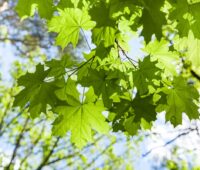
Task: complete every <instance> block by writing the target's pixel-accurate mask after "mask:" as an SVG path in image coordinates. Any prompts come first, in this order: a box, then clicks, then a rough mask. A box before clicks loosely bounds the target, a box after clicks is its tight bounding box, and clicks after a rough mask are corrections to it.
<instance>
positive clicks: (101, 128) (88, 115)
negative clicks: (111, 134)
mask: <svg viewBox="0 0 200 170" xmlns="http://www.w3.org/2000/svg"><path fill="white" fill-rule="evenodd" d="M93 99H94V94H93V92H91V91H90V90H89V92H87V94H86V99H85V101H84V102H83V103H81V102H80V101H79V100H76V102H74V103H71V104H72V105H68V106H67V105H65V106H58V107H57V108H56V109H55V111H56V112H57V113H59V115H60V116H59V117H58V119H57V120H56V121H55V122H54V127H53V132H54V134H56V135H64V134H66V132H67V131H70V132H71V141H72V142H73V143H75V145H76V146H77V147H79V148H82V147H83V146H85V145H86V144H87V142H88V141H92V130H96V131H97V132H99V133H106V132H107V131H108V129H109V126H108V124H107V123H106V122H105V118H104V116H103V115H102V111H104V107H103V105H102V104H101V102H100V103H99V102H96V103H94V100H93Z"/></svg>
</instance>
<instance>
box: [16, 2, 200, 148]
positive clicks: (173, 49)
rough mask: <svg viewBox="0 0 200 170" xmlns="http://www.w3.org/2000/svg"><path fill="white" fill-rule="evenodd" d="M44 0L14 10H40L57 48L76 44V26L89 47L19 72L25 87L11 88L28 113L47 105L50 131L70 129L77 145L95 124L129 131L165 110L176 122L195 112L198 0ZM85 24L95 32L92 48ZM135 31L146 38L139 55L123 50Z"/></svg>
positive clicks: (196, 115)
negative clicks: (142, 54) (86, 51)
mask: <svg viewBox="0 0 200 170" xmlns="http://www.w3.org/2000/svg"><path fill="white" fill-rule="evenodd" d="M45 2H46V1H45ZM25 3H26V4H27V5H26V6H24V4H25ZM47 4H49V5H51V7H49V6H48V7H45V5H43V4H42V3H41V2H40V1H36V0H32V1H28V2H27V1H25V0H20V1H19V2H18V4H17V7H16V11H17V12H18V14H19V15H20V16H21V17H22V18H23V19H24V18H25V17H27V16H33V15H34V12H36V11H37V12H38V14H39V15H40V16H41V18H44V20H45V21H46V23H47V26H48V30H49V31H52V32H56V33H57V37H56V45H58V46H61V47H62V49H64V48H65V47H67V46H68V45H69V43H72V44H73V46H74V47H76V45H77V42H78V39H79V32H80V33H81V34H82V35H83V37H84V39H85V41H86V43H87V44H88V48H89V50H90V52H89V54H85V55H84V57H83V58H82V60H81V61H80V62H76V61H75V59H73V57H68V60H67V62H69V63H73V64H72V65H71V64H69V65H68V64H66V65H65V64H63V61H64V60H63V59H61V60H58V61H55V60H53V61H48V62H45V63H44V65H41V64H39V65H37V67H36V71H35V72H34V73H27V74H25V75H23V76H22V77H20V78H19V80H18V85H19V86H22V87H23V88H24V89H22V91H20V92H19V94H17V95H16V97H15V106H20V107H21V108H24V107H25V106H27V104H28V107H29V112H30V114H31V117H38V116H39V114H41V113H42V112H43V113H47V110H49V109H50V110H52V111H53V112H54V117H55V118H56V119H55V121H54V123H53V132H54V134H55V135H57V136H60V135H64V134H65V133H66V132H68V131H70V132H71V141H72V142H73V143H75V145H76V146H78V147H82V146H84V145H85V144H86V143H87V142H88V141H92V136H91V134H92V131H93V130H95V131H98V132H100V133H105V132H106V131H107V126H108V125H111V126H112V129H113V130H114V131H123V132H124V133H126V134H130V135H134V134H136V133H137V131H138V129H147V128H151V125H152V122H154V121H155V120H156V116H157V114H159V112H163V111H164V112H166V121H170V122H171V123H172V124H173V125H174V126H177V125H179V124H181V123H182V114H183V113H186V114H187V116H188V117H189V118H190V119H198V118H199V112H198V107H199V92H198V88H199V80H200V76H199V73H200V62H199V54H198V53H199V43H198V42H199V41H200V40H199V30H198V28H199V21H200V18H199V10H200V2H199V1H187V0H184V1H183V2H182V1H181V0H177V1H171V0H156V1H155V0H154V1H153V0H134V1H130V0H125V1H124V2H121V1H119V0H107V1H104V0H95V1H90V0H84V1H78V0H71V2H70V1H63V0H61V1H59V2H58V3H55V4H54V3H53V1H52V0H48V1H47ZM52 10H53V12H52ZM52 14H54V15H52ZM85 30H90V31H91V33H92V43H93V44H94V45H95V48H93V49H92V48H91V44H90V43H89V41H88V37H86V35H85V34H86V32H85ZM134 33H136V34H138V36H143V37H144V44H145V45H144V51H146V56H145V57H144V58H143V59H141V58H140V59H139V60H137V59H135V58H133V57H131V56H130V55H128V53H127V51H128V49H129V48H128V42H129V40H130V37H133V34H134ZM133 45H134V44H133ZM49 63H51V64H49ZM61 67H62V70H60V69H61ZM58 68H59V74H58V73H57V72H56V71H55V70H56V69H58ZM103 111H106V112H107V113H108V116H107V117H103V115H102V112H103ZM91 130H92V131H91Z"/></svg>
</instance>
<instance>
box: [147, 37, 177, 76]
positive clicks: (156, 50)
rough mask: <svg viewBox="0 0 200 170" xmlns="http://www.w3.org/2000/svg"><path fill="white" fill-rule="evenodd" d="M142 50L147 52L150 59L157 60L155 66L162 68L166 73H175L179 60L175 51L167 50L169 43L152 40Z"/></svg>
mask: <svg viewBox="0 0 200 170" xmlns="http://www.w3.org/2000/svg"><path fill="white" fill-rule="evenodd" d="M144 51H145V52H147V53H148V54H149V55H150V56H151V59H152V60H155V61H156V60H157V61H158V63H157V64H156V66H157V67H159V68H161V69H164V70H165V74H166V75H169V74H170V75H176V74H177V70H176V64H177V63H178V61H179V56H178V55H177V53H175V52H172V51H169V44H168V42H167V41H165V40H163V39H162V40H161V41H158V40H154V41H152V42H150V43H149V44H148V45H147V46H146V47H145V48H144Z"/></svg>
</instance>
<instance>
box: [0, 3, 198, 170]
mask: <svg viewBox="0 0 200 170" xmlns="http://www.w3.org/2000/svg"><path fill="white" fill-rule="evenodd" d="M16 2H17V0H0V169H2V170H4V169H5V170H19V169H20V170H41V169H43V170H54V169H55V170H65V169H89V170H90V169H99V170H100V169H102V170H112V169H113V170H132V169H136V170H151V169H155V170H157V169H158V170H160V169H171V170H179V169H181V170H187V169H192V170H198V169H199V170H200V131H199V128H200V121H192V122H191V121H189V120H188V119H187V118H186V116H184V121H183V125H181V126H178V127H176V128H173V127H172V125H170V124H169V123H165V120H164V113H161V114H159V117H158V120H157V121H156V122H155V123H154V125H153V128H152V130H151V131H145V132H144V131H140V132H138V135H137V136H133V137H127V136H125V135H124V134H122V133H119V132H117V133H116V132H115V133H112V132H110V134H108V135H98V134H96V135H95V141H94V143H92V144H88V146H86V147H85V148H84V149H82V150H79V149H77V148H76V147H75V146H74V145H73V144H71V143H70V137H69V134H66V136H65V137H64V138H56V137H53V136H51V123H52V122H53V116H52V113H50V112H49V113H47V115H41V116H40V117H39V118H37V119H34V120H33V119H31V118H30V117H29V114H28V113H27V110H26V109H24V110H19V108H14V107H12V105H13V96H14V95H15V94H16V93H17V92H19V90H20V89H19V88H18V87H17V86H16V79H17V78H18V77H19V76H21V75H23V74H25V72H27V71H29V72H33V71H34V69H35V65H36V64H37V63H43V62H44V61H46V60H50V59H51V58H58V59H59V58H60V57H62V56H63V55H71V56H73V57H74V58H76V59H77V60H81V59H82V53H83V52H87V50H88V49H87V44H86V42H85V40H84V38H83V37H80V40H79V45H78V48H76V49H73V48H72V46H68V47H67V48H66V49H65V50H64V51H62V50H61V49H60V48H58V47H56V46H54V37H55V35H54V34H53V33H48V32H47V29H46V27H45V22H44V21H43V20H41V19H40V18H39V17H38V16H37V15H35V16H34V17H33V18H28V19H26V20H24V21H20V19H19V17H18V15H17V14H16V12H15V11H14V7H15V5H16ZM86 35H87V36H86V37H87V38H88V41H89V42H90V33H89V32H87V33H86ZM142 41H143V40H142V39H141V38H140V37H137V36H135V37H133V39H132V41H131V44H132V46H134V48H132V50H131V51H134V54H132V53H130V55H132V56H133V55H134V56H137V57H142V55H143V53H142V52H141V50H140V48H141V47H142V44H143V42H142Z"/></svg>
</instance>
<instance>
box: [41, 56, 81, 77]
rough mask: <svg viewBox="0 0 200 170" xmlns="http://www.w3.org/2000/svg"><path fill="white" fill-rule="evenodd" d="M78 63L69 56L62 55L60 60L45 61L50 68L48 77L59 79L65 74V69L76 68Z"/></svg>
mask: <svg viewBox="0 0 200 170" xmlns="http://www.w3.org/2000/svg"><path fill="white" fill-rule="evenodd" d="M77 63H78V62H77V61H76V60H75V59H73V58H72V57H71V56H68V55H64V56H62V58H61V60H56V59H52V60H51V61H47V62H46V63H45V64H46V66H47V67H49V68H50V70H49V73H48V76H49V77H51V76H53V77H60V76H62V75H64V74H65V73H66V69H67V68H68V69H69V68H72V67H74V66H76V64H77Z"/></svg>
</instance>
